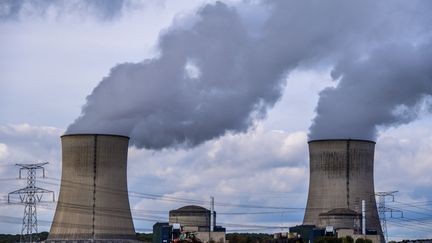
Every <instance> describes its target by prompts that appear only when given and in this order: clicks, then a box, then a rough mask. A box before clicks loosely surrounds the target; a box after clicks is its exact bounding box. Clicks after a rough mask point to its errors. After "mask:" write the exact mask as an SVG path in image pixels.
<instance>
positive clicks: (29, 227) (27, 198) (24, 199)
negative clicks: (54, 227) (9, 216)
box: [8, 162, 54, 243]
mask: <svg viewBox="0 0 432 243" xmlns="http://www.w3.org/2000/svg"><path fill="white" fill-rule="evenodd" d="M46 164H48V162H45V163H38V164H16V166H19V167H21V168H20V169H19V178H20V179H21V178H22V171H23V170H26V171H27V186H26V187H24V188H22V189H19V190H16V191H13V192H10V193H9V194H8V203H10V197H11V196H12V195H18V196H19V199H20V201H21V203H24V205H25V207H24V217H23V222H22V229H21V237H20V242H30V243H32V242H36V241H37V239H34V238H33V234H37V233H38V228H37V214H36V204H37V203H39V202H41V201H42V196H43V194H46V193H49V194H52V196H53V201H54V192H53V191H50V190H46V189H43V188H40V187H37V186H36V172H37V170H42V173H43V177H44V178H45V169H44V167H43V166H44V165H46Z"/></svg>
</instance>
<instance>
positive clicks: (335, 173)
mask: <svg viewBox="0 0 432 243" xmlns="http://www.w3.org/2000/svg"><path fill="white" fill-rule="evenodd" d="M374 150H375V142H373V141H366V140H351V139H332V140H313V141H309V156H310V180H309V195H308V201H307V206H306V211H305V216H304V220H303V224H304V225H316V226H317V227H326V226H327V225H326V224H327V223H329V221H328V219H329V217H330V216H331V217H332V220H333V219H334V220H333V221H331V223H332V224H335V225H334V226H336V227H340V228H354V229H355V227H356V226H355V222H353V220H347V218H346V217H345V218H344V216H341V215H343V213H344V214H346V215H351V216H349V217H355V215H357V214H359V213H360V212H361V211H360V210H361V200H366V229H368V230H372V231H376V232H377V233H378V234H382V231H381V226H380V222H379V218H378V212H377V208H376V203H375V196H374V194H375V191H374V178H373V167H374ZM333 216H335V217H333Z"/></svg>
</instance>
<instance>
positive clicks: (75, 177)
mask: <svg viewBox="0 0 432 243" xmlns="http://www.w3.org/2000/svg"><path fill="white" fill-rule="evenodd" d="M128 144H129V138H128V137H125V136H118V135H100V134H70V135H64V136H62V150H63V153H62V160H63V162H62V166H63V169H62V179H61V187H60V195H59V199H58V204H57V208H56V212H55V215H54V220H53V223H52V226H51V230H50V233H49V236H48V240H47V241H46V242H72V241H73V242H77V241H79V242H83V243H84V242H127V243H129V242H135V241H136V236H135V230H134V225H133V222H132V216H131V211H130V206H129V198H128V190H127V177H126V173H127V171H126V164H127V151H128Z"/></svg>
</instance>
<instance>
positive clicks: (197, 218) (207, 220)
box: [153, 205, 225, 243]
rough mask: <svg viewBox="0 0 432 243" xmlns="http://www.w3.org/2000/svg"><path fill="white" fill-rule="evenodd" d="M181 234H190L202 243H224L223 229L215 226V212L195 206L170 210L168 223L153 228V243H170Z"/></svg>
mask: <svg viewBox="0 0 432 243" xmlns="http://www.w3.org/2000/svg"><path fill="white" fill-rule="evenodd" d="M212 214H213V216H212ZM182 232H192V233H193V234H194V236H196V238H198V239H199V241H200V242H203V243H206V242H225V228H223V227H221V226H216V212H215V211H213V212H212V211H211V210H208V209H206V208H204V207H200V206H196V205H188V206H184V207H181V208H178V209H176V210H171V211H170V212H169V222H168V223H166V222H162V223H156V224H155V225H154V226H153V242H154V243H163V242H170V241H171V240H173V239H176V238H179V235H180V234H181V233H182Z"/></svg>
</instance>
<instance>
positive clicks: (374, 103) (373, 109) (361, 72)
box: [310, 43, 432, 139]
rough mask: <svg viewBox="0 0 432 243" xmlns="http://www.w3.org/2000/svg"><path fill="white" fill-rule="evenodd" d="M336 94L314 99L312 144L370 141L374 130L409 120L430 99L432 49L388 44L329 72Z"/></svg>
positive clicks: (324, 93) (331, 92)
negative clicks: (337, 80)
mask: <svg viewBox="0 0 432 243" xmlns="http://www.w3.org/2000/svg"><path fill="white" fill-rule="evenodd" d="M333 72H334V73H333V74H334V78H338V77H341V80H340V83H339V85H338V86H337V87H336V88H327V89H325V90H324V91H322V92H321V94H320V100H319V103H318V107H317V113H318V115H317V117H316V118H315V120H314V123H313V125H312V127H311V129H310V131H311V134H310V136H311V138H312V139H316V138H318V139H320V138H357V139H375V137H376V133H377V129H378V126H397V125H400V124H404V123H408V122H410V121H412V120H414V119H415V118H416V117H417V115H418V112H419V110H420V108H421V106H422V105H424V104H426V105H427V104H428V103H427V102H426V103H425V102H423V101H425V100H426V99H428V98H430V95H431V94H432V45H431V43H427V44H420V45H417V46H413V45H411V44H391V45H385V46H383V47H380V48H377V49H376V50H374V51H372V52H371V53H370V54H369V56H367V57H365V60H347V61H346V62H343V63H340V64H339V66H337V67H336V68H335V69H334V71H333Z"/></svg>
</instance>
